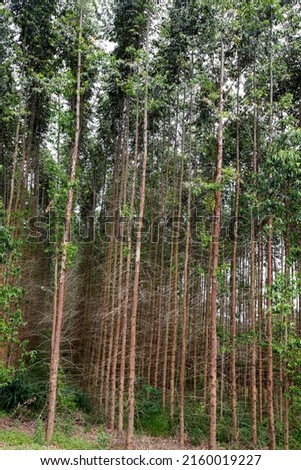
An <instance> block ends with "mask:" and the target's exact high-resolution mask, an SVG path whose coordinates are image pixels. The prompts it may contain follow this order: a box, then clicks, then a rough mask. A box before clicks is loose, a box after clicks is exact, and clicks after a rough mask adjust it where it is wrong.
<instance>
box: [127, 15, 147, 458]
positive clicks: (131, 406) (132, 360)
mask: <svg viewBox="0 0 301 470" xmlns="http://www.w3.org/2000/svg"><path fill="white" fill-rule="evenodd" d="M148 41H149V18H148V19H147V33H146V53H147V54H148ZM145 69H146V70H145V95H144V120H143V121H144V122H143V157H142V162H141V163H142V175H141V189H140V204H139V213H138V222H137V241H136V253H135V273H134V285H133V304H132V311H131V318H130V323H131V332H130V352H129V389H128V429H127V435H126V447H127V449H130V448H131V447H132V444H133V437H134V415H135V365H136V335H137V331H136V330H137V310H138V299H139V279H140V260H141V246H142V227H143V217H144V206H145V185H146V165H147V155H148V57H147V58H146V67H145Z"/></svg>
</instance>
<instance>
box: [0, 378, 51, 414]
mask: <svg viewBox="0 0 301 470" xmlns="http://www.w3.org/2000/svg"><path fill="white" fill-rule="evenodd" d="M45 400H46V387H45V386H43V385H39V384H37V383H35V382H34V381H33V380H32V379H31V378H30V377H29V376H27V375H26V374H25V372H17V373H16V374H15V376H14V377H13V379H12V381H11V382H10V383H8V384H6V385H5V386H4V387H0V407H1V409H2V410H4V411H11V410H14V409H15V408H17V407H18V406H26V407H27V408H28V407H29V408H30V409H33V410H36V409H38V408H39V407H40V406H42V405H43V404H44V403H45Z"/></svg>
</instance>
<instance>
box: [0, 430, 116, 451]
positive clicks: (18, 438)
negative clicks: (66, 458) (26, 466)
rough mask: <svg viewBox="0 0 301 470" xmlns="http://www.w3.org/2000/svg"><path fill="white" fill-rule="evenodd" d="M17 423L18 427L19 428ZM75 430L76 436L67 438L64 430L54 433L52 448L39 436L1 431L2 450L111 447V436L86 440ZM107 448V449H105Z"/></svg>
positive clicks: (0, 443) (14, 431)
mask: <svg viewBox="0 0 301 470" xmlns="http://www.w3.org/2000/svg"><path fill="white" fill-rule="evenodd" d="M17 425H18V424H17V423H16V427H17ZM77 431H78V429H76V428H75V430H74V433H75V435H72V436H67V435H66V434H64V432H63V431H62V430H60V429H59V430H57V431H56V432H55V433H54V437H53V442H52V445H51V446H47V445H46V443H45V442H44V440H43V438H41V437H40V436H39V439H37V434H36V433H34V434H29V433H27V432H24V431H20V430H17V429H0V447H1V449H6V450H9V449H20V450H21V449H23V450H26V449H33V450H39V449H64V450H97V449H104V448H106V447H107V446H108V445H109V436H108V437H107V440H106V439H102V440H101V441H100V440H99V439H96V440H95V441H94V440H92V439H85V438H83V437H81V436H77V435H76V432H77ZM105 446H106V447H105Z"/></svg>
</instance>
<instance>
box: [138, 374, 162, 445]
mask: <svg viewBox="0 0 301 470" xmlns="http://www.w3.org/2000/svg"><path fill="white" fill-rule="evenodd" d="M135 427H136V429H137V430H139V431H143V432H145V433H147V434H150V435H151V436H167V435H170V433H171V425H170V421H169V416H168V414H167V412H164V411H163V409H162V394H161V391H160V390H158V389H157V388H155V387H151V386H150V385H146V384H145V383H143V382H142V384H141V385H140V387H139V388H138V390H137V394H136V403H135Z"/></svg>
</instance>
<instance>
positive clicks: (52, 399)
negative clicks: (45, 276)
mask: <svg viewBox="0 0 301 470" xmlns="http://www.w3.org/2000/svg"><path fill="white" fill-rule="evenodd" d="M82 23H83V0H81V1H80V17H79V34H78V43H79V49H78V56H77V85H76V128H75V141H74V145H73V149H72V154H71V171H70V178H69V190H68V200H67V205H66V215H65V225H64V235H63V243H62V256H61V268H60V279H59V286H58V300H57V314H56V322H55V331H53V332H52V334H53V341H52V344H53V349H52V352H51V364H50V377H49V397H48V414H47V424H46V440H47V442H49V443H50V442H51V441H52V437H53V432H54V422H55V411H56V394H57V382H58V368H59V358H60V344H61V331H62V321H63V310H64V298H65V284H66V274H67V247H68V243H69V239H70V228H71V217H72V207H73V196H74V189H73V186H74V182H75V177H76V164H77V159H78V153H79V139H80V108H81V98H80V89H81V60H82V57H81V38H82Z"/></svg>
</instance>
